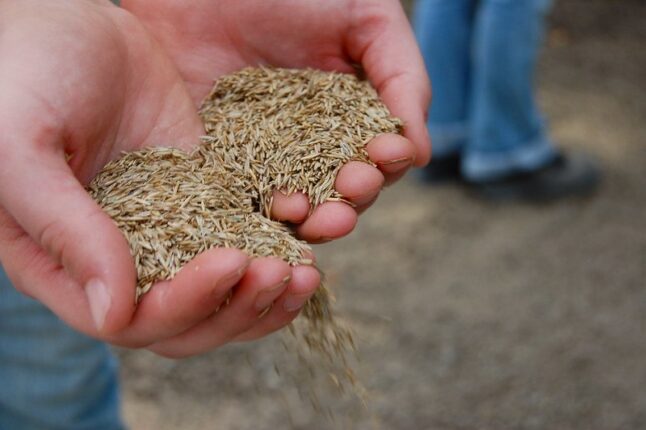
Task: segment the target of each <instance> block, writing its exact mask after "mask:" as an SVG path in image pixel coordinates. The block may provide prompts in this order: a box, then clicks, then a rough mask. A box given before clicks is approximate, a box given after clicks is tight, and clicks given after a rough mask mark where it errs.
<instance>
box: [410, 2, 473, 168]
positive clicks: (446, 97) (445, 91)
mask: <svg viewBox="0 0 646 430" xmlns="http://www.w3.org/2000/svg"><path fill="white" fill-rule="evenodd" d="M476 3H477V0H417V2H416V3H415V9H414V11H413V27H414V29H415V36H416V38H417V42H418V44H419V46H420V49H421V51H422V55H423V57H424V62H425V63H426V68H427V70H428V73H429V76H430V78H431V83H432V85H433V103H432V104H431V109H430V112H429V117H428V129H429V133H430V135H431V138H432V140H433V156H434V157H438V158H442V157H446V156H449V155H452V154H455V153H458V152H459V151H461V150H462V148H463V146H464V145H465V144H466V142H467V139H468V136H469V109H470V104H471V103H470V101H469V100H470V94H471V88H470V86H471V39H472V27H473V13H474V8H475V6H476Z"/></svg>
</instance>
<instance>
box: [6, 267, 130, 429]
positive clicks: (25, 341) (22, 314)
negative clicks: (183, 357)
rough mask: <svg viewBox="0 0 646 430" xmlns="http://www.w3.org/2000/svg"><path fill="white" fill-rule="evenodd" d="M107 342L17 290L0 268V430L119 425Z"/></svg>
mask: <svg viewBox="0 0 646 430" xmlns="http://www.w3.org/2000/svg"><path fill="white" fill-rule="evenodd" d="M123 428H124V426H123V424H122V422H121V418H120V404H119V391H118V384H117V368H116V362H115V360H114V357H113V356H112V355H111V353H110V351H109V349H108V348H107V346H106V345H105V344H103V343H101V342H98V341H96V340H93V339H90V338H88V337H86V336H84V335H81V334H79V333H77V332H75V331H73V330H72V329H70V328H69V327H67V326H66V325H65V324H64V323H63V322H62V321H61V320H59V319H58V318H57V317H56V316H55V315H54V314H52V313H51V312H50V311H49V310H47V309H46V308H45V307H43V306H42V305H41V304H40V303H38V302H36V301H34V300H32V299H29V298H27V297H25V296H23V295H21V294H20V293H18V292H17V291H16V290H15V289H14V288H13V287H12V286H11V283H10V281H9V279H8V278H7V277H6V274H5V273H4V271H3V270H2V268H1V267H0V429H29V430H31V429H34V430H35V429H48V430H49V429H52V430H54V429H61V430H63V429H65V430H75V429H106V430H112V429H115V430H116V429H123Z"/></svg>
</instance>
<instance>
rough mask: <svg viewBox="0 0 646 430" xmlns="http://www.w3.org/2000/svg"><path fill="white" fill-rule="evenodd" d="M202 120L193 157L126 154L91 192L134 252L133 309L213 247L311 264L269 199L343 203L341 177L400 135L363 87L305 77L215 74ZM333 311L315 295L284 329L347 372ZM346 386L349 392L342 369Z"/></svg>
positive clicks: (344, 342) (341, 77)
mask: <svg viewBox="0 0 646 430" xmlns="http://www.w3.org/2000/svg"><path fill="white" fill-rule="evenodd" d="M200 116H201V118H202V120H203V122H204V126H205V130H206V136H204V137H203V138H202V143H201V144H200V145H199V146H198V147H197V148H196V149H195V150H194V151H193V152H191V153H187V152H184V151H181V150H179V149H173V148H158V147H156V148H150V149H143V150H140V151H137V152H132V153H126V154H124V155H123V156H122V157H121V158H119V159H117V160H115V161H113V162H110V163H109V164H107V165H106V166H105V167H104V168H103V170H101V172H100V173H99V174H98V175H97V176H96V177H95V178H94V180H93V181H92V182H91V183H90V185H89V186H88V191H89V193H90V194H91V196H92V197H93V198H94V199H95V200H96V201H97V202H98V203H99V205H100V206H101V207H102V208H103V210H104V211H105V212H106V213H107V214H108V215H109V216H110V217H112V219H113V220H114V221H115V223H116V224H117V226H118V227H119V229H120V230H121V231H122V232H123V234H124V236H125V237H126V239H127V241H128V243H129V245H130V251H131V253H132V255H133V256H134V260H135V263H136V267H137V297H136V299H137V300H139V299H140V298H141V296H142V295H144V294H145V293H147V292H148V291H149V290H150V288H151V287H152V286H153V285H154V284H155V283H156V282H158V281H162V280H168V279H172V278H173V277H174V276H175V275H176V274H177V272H178V271H179V270H180V269H181V268H182V267H183V266H184V265H185V264H186V263H188V262H189V261H191V260H192V259H193V258H195V257H196V256H197V255H198V254H200V253H202V252H204V251H206V250H208V249H211V248H216V247H226V248H238V249H241V250H243V251H244V252H246V253H247V254H249V255H250V256H254V257H269V256H273V257H280V258H282V259H283V260H285V261H287V262H288V263H290V264H291V265H298V264H306V265H312V264H313V262H312V260H311V258H310V257H309V256H310V255H311V249H310V247H309V245H308V244H306V243H305V242H303V241H301V240H299V239H297V238H296V237H295V236H294V235H293V231H292V230H291V229H290V228H289V227H288V226H287V225H285V224H282V223H279V222H275V221H273V220H271V219H269V218H268V217H267V216H268V215H269V214H270V211H271V204H272V193H273V191H274V190H287V192H288V193H289V194H291V193H294V192H303V193H305V194H307V196H308V198H309V201H310V207H311V209H313V208H315V207H316V206H318V205H320V204H321V203H324V202H326V201H346V200H345V199H344V197H343V196H342V195H340V194H339V193H338V192H337V191H336V190H335V189H334V181H335V178H336V175H337V173H338V172H339V170H340V169H341V167H342V166H343V165H344V164H346V163H347V162H349V161H355V160H356V161H363V162H366V163H371V162H370V160H369V158H368V154H367V152H366V149H365V146H366V144H367V143H368V142H369V141H370V139H372V138H373V137H375V136H377V135H379V134H382V133H401V131H402V123H401V121H400V120H398V119H397V118H393V117H392V116H391V115H390V113H389V111H388V109H387V108H386V107H385V105H384V104H383V103H382V102H381V101H380V99H379V97H378V95H377V93H376V91H375V90H374V89H373V88H372V87H371V86H370V84H369V83H368V82H366V81H361V80H359V79H357V78H356V77H355V76H353V75H348V74H340V73H331V72H322V71H316V70H310V69H307V70H290V69H278V68H247V69H243V70H241V71H239V72H237V73H233V74H231V75H227V76H223V77H221V78H220V79H218V80H217V81H216V82H215V85H214V87H213V89H212V91H211V92H210V94H209V95H208V96H207V97H206V98H205V99H204V101H203V103H202V106H201V108H200ZM371 164H372V163H371ZM332 301H333V298H332V296H331V294H330V292H329V291H328V289H327V288H325V286H321V288H319V289H318V290H317V292H316V294H315V295H314V296H313V297H312V298H311V299H310V300H309V301H308V302H307V304H306V306H305V308H304V309H303V312H302V315H303V317H304V323H303V324H300V325H299V326H298V327H297V328H295V327H291V326H290V330H292V333H294V335H295V337H296V338H297V339H300V342H301V343H302V344H303V345H307V346H308V347H309V348H311V349H312V350H314V351H317V352H319V353H321V355H322V356H324V357H325V358H326V359H328V360H329V361H330V362H333V361H335V359H336V360H338V359H339V357H341V360H340V361H341V362H342V363H344V364H345V363H346V361H345V358H344V355H345V353H346V352H347V351H349V350H352V349H353V348H354V342H353V340H352V336H351V333H350V331H349V330H348V329H347V328H346V327H345V326H344V325H343V324H340V323H339V322H338V321H337V320H336V319H335V318H334V316H333V312H332V309H331V306H332ZM225 305H226V304H225ZM225 305H224V306H225ZM267 311H268V310H267ZM345 376H346V378H347V379H349V380H350V381H351V382H352V383H354V382H355V378H354V374H353V373H352V371H351V370H350V369H346V371H345ZM337 382H338V380H337Z"/></svg>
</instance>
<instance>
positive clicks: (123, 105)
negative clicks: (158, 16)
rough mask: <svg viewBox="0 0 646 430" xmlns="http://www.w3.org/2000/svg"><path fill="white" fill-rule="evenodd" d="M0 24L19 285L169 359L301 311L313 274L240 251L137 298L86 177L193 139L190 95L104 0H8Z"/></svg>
mask: <svg viewBox="0 0 646 430" xmlns="http://www.w3.org/2000/svg"><path fill="white" fill-rule="evenodd" d="M0 28H2V31H1V32H0V130H2V134H1V135H0V146H1V148H2V156H1V157H0V261H2V264H3V266H4V268H5V269H6V271H7V273H8V275H9V276H10V278H11V279H12V281H13V282H14V285H15V286H16V288H17V289H19V290H20V291H22V292H24V293H25V294H27V295H30V296H32V297H34V298H36V299H37V300H39V301H41V302H42V303H44V304H45V305H46V306H47V307H49V308H50V309H51V310H52V311H54V312H55V313H56V314H57V315H58V316H59V317H61V318H62V319H63V320H65V321H66V322H67V323H69V324H70V325H71V326H73V327H74V328H76V329H78V330H79V331H82V332H84V333H86V334H89V335H91V336H94V337H97V338H100V339H103V340H106V341H109V342H111V343H114V344H118V345H124V346H130V347H143V346H146V347H148V348H150V349H151V350H153V351H156V352H158V353H160V354H162V355H167V356H185V355H191V354H195V353H198V352H202V351H205V350H207V349H211V348H213V347H216V346H219V345H221V344H223V343H226V342H229V341H232V340H242V339H244V340H247V339H252V338H255V337H259V336H263V335H265V334H267V333H269V332H271V331H273V330H275V329H278V328H280V327H282V326H283V325H285V324H286V323H287V322H289V321H290V320H291V319H292V318H294V317H295V316H296V314H297V313H298V312H297V311H296V310H297V309H296V308H297V307H298V306H297V305H298V304H301V303H303V302H304V300H305V299H306V298H307V297H308V296H309V295H311V294H312V293H313V292H314V290H315V289H316V287H317V286H318V284H319V275H318V272H317V271H316V270H315V269H314V268H312V267H295V268H291V267H290V266H289V265H288V264H287V263H285V262H283V261H280V260H277V259H256V260H253V261H250V260H249V259H248V258H247V256H246V255H245V254H243V253H242V252H241V251H238V250H235V249H213V250H210V251H207V252H205V253H203V254H201V255H199V256H198V257H196V258H195V259H194V260H193V261H192V262H190V263H189V264H188V265H187V266H186V267H185V268H183V269H182V271H181V272H180V273H179V274H178V275H177V276H176V277H175V278H174V279H173V280H171V281H165V282H160V283H158V284H157V285H156V286H155V287H154V288H153V289H152V291H151V292H150V293H148V294H147V295H146V296H144V298H143V300H142V301H141V303H140V304H139V305H138V306H136V305H135V278H136V273H135V267H134V262H133V259H132V257H131V255H130V251H129V247H128V244H127V243H126V241H125V239H124V237H123V235H122V234H121V232H120V231H119V230H118V229H117V227H116V226H115V224H114V223H113V222H112V220H111V219H110V218H109V217H108V216H107V215H106V214H105V213H104V212H103V211H102V210H101V209H100V207H99V206H98V205H97V204H96V203H95V202H94V201H93V200H92V199H91V198H90V197H89V195H88V194H87V193H86V191H85V189H84V185H85V184H87V183H88V181H89V180H90V179H91V178H92V177H94V176H95V175H96V173H97V172H98V171H99V170H100V169H101V168H102V167H103V166H104V165H105V164H106V163H107V162H108V161H110V160H112V159H114V158H116V157H118V156H119V154H120V153H121V152H123V151H133V150H137V149H139V148H143V147H150V146H155V145H162V146H176V147H180V148H183V149H189V148H191V147H192V146H193V145H195V144H197V143H198V142H199V136H200V135H202V134H204V130H203V128H202V124H201V121H200V119H199V117H198V116H197V111H196V108H195V105H194V103H193V101H192V99H191V97H190V95H189V92H188V90H187V88H186V86H185V84H184V82H183V81H182V79H181V77H180V75H179V74H178V72H177V70H176V68H175V66H174V65H173V64H172V62H171V61H170V59H168V57H167V56H166V54H165V53H164V51H163V50H162V49H161V48H160V47H159V45H158V44H157V43H156V42H155V41H154V39H153V38H152V37H150V36H149V34H148V33H147V31H146V30H145V28H144V27H143V26H142V25H141V24H140V23H139V22H138V21H137V20H136V18H134V17H133V16H132V15H131V14H130V13H128V12H126V11H125V10H122V9H119V8H117V7H115V6H113V5H112V4H110V3H109V2H107V1H100V0H96V1H88V0H70V1H66V2H42V1H38V0H23V1H21V2H0ZM228 294H232V295H231V297H230V302H229V304H228V306H226V307H223V308H222V309H220V311H219V312H217V313H215V311H216V309H218V307H220V305H221V304H222V303H223V301H224V300H225V298H226V297H227V295H228ZM272 302H275V303H276V306H274V307H273V308H272V310H271V312H269V314H267V315H265V317H263V318H262V319H258V315H259V313H260V312H261V308H265V307H267V306H269V305H270V304H271V303H272ZM285 307H286V308H287V309H285Z"/></svg>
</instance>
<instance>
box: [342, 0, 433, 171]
mask: <svg viewBox="0 0 646 430" xmlns="http://www.w3.org/2000/svg"><path fill="white" fill-rule="evenodd" d="M348 45H349V46H348V51H349V55H350V57H351V58H352V59H353V60H354V61H356V62H357V63H359V64H361V66H362V67H363V68H364V70H365V72H366V74H367V76H368V79H369V80H370V81H371V82H372V84H373V85H374V86H375V88H376V89H377V92H378V93H379V95H380V96H381V98H382V100H383V101H384V103H385V104H386V106H388V108H389V109H390V111H391V113H392V114H393V115H394V116H396V117H399V118H401V119H402V120H403V121H404V135H405V136H406V137H407V138H408V139H410V140H411V141H412V142H413V144H414V145H415V147H416V157H415V165H416V166H423V165H425V164H426V163H428V161H429V159H430V154H431V148H430V138H429V136H428V131H427V129H426V121H425V119H426V112H427V109H428V105H429V103H430V98H431V86H430V83H429V80H428V75H427V73H426V68H425V66H424V61H423V60H422V56H421V54H420V52H419V48H418V47H417V44H416V42H415V37H414V36H413V32H412V29H411V28H410V25H409V23H408V20H407V19H406V15H405V14H404V11H403V9H402V7H401V5H400V3H399V2H398V1H390V2H384V3H382V5H381V6H380V7H367V8H363V9H361V10H360V11H359V14H358V15H357V18H356V25H354V26H353V29H352V30H351V32H350V35H349V38H348Z"/></svg>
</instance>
